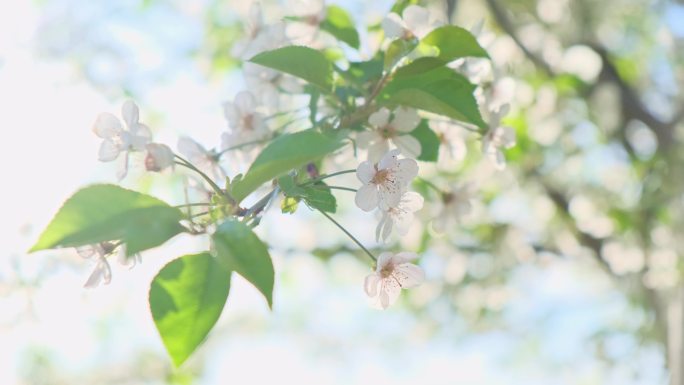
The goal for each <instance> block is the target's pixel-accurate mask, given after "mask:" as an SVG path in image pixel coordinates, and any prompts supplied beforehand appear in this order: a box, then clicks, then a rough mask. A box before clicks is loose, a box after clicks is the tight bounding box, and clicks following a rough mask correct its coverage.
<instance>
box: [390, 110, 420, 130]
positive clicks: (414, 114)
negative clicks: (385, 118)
mask: <svg viewBox="0 0 684 385" xmlns="http://www.w3.org/2000/svg"><path fill="white" fill-rule="evenodd" d="M418 123H420V116H418V111H416V110H415V109H413V108H406V107H399V108H397V109H396V110H394V119H392V127H394V129H396V130H397V131H399V132H401V133H403V134H406V133H409V132H411V131H413V130H414V129H415V128H416V127H418Z"/></svg>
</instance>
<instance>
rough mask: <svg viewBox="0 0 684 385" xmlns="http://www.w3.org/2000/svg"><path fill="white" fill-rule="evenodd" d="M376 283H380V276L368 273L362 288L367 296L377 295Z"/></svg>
mask: <svg viewBox="0 0 684 385" xmlns="http://www.w3.org/2000/svg"><path fill="white" fill-rule="evenodd" d="M378 283H380V276H379V275H377V274H375V273H373V274H368V275H367V276H366V279H365V280H364V282H363V289H364V290H365V291H366V294H368V296H369V297H375V296H377V295H378Z"/></svg>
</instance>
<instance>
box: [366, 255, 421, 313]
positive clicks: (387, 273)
mask: <svg viewBox="0 0 684 385" xmlns="http://www.w3.org/2000/svg"><path fill="white" fill-rule="evenodd" d="M416 258H418V255H417V254H416V253H410V252H402V253H398V254H392V253H390V252H384V253H382V254H380V256H379V257H378V261H377V265H376V268H375V271H374V272H373V273H372V274H370V275H368V276H367V277H366V280H365V282H364V289H365V291H366V294H368V297H370V300H371V306H373V307H376V308H380V309H387V308H388V307H389V306H390V305H392V304H393V303H394V302H396V300H397V298H399V294H400V293H401V289H409V288H412V287H415V286H418V285H420V284H421V283H422V282H423V281H424V280H425V272H423V269H421V268H420V267H419V266H417V265H414V264H413V263H410V261H413V260H415V259H416Z"/></svg>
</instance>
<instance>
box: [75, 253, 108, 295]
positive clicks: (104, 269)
mask: <svg viewBox="0 0 684 385" xmlns="http://www.w3.org/2000/svg"><path fill="white" fill-rule="evenodd" d="M112 251H114V250H113V246H112V244H111V243H109V242H102V243H97V244H94V245H88V246H81V247H77V248H76V252H77V253H78V255H80V256H81V257H83V258H86V259H90V258H92V257H96V258H97V261H96V263H95V269H94V270H93V272H92V273H91V274H90V276H89V277H88V280H87V281H86V283H85V285H83V287H85V288H88V289H92V288H95V287H97V286H99V285H100V283H104V284H105V285H108V284H109V282H111V281H112V268H111V267H110V266H109V262H107V255H108V254H110V253H111V252H112Z"/></svg>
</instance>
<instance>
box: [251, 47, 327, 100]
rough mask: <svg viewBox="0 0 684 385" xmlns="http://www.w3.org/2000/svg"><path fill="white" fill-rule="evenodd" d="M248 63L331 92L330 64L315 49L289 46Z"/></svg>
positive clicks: (259, 56) (260, 55)
mask: <svg viewBox="0 0 684 385" xmlns="http://www.w3.org/2000/svg"><path fill="white" fill-rule="evenodd" d="M249 61H251V62H252V63H256V64H260V65H262V66H264V67H269V68H273V69H275V70H278V71H281V72H285V73H288V74H290V75H293V76H296V77H298V78H301V79H304V80H306V81H307V82H309V83H311V84H312V85H315V86H316V87H319V88H320V89H321V90H323V91H325V92H330V91H331V90H332V64H331V63H330V61H329V60H328V59H326V57H325V55H323V54H322V53H321V52H319V51H316V50H315V49H312V48H309V47H303V46H297V45H291V46H287V47H282V48H278V49H274V50H272V51H265V52H262V53H260V54H258V55H256V56H254V57H253V58H251V59H250V60H249Z"/></svg>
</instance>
